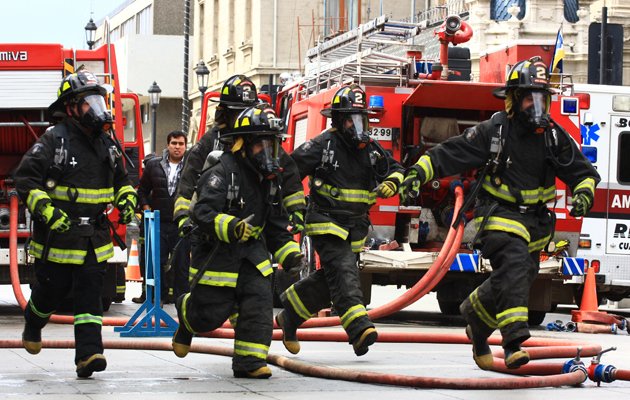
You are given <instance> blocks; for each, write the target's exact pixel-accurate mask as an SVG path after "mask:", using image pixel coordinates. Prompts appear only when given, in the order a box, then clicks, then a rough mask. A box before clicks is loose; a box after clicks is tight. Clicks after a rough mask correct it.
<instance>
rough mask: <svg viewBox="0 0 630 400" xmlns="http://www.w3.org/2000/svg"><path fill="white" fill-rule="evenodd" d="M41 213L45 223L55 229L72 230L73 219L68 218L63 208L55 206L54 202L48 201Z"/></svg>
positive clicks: (59, 230) (61, 230)
mask: <svg viewBox="0 0 630 400" xmlns="http://www.w3.org/2000/svg"><path fill="white" fill-rule="evenodd" d="M39 214H40V215H41V216H42V218H43V219H44V223H45V224H46V225H48V227H49V228H50V229H52V230H53V231H57V232H67V231H68V230H70V224H71V221H70V218H68V214H66V213H65V211H63V210H62V209H59V208H57V207H55V206H53V205H52V203H46V204H45V205H44V206H43V207H42V208H41V210H40V212H39Z"/></svg>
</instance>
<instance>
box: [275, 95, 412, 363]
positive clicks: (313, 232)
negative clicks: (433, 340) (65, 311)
mask: <svg viewBox="0 0 630 400" xmlns="http://www.w3.org/2000/svg"><path fill="white" fill-rule="evenodd" d="M365 103H366V97H365V92H364V91H363V90H362V89H361V87H359V86H358V85H356V84H353V85H350V86H344V87H342V88H340V89H339V90H338V91H337V92H336V93H335V95H334V96H333V99H332V104H331V107H330V108H326V109H324V110H322V114H323V115H324V116H326V117H330V118H332V128H330V129H328V130H326V131H324V132H323V133H322V134H320V135H319V136H317V137H315V138H314V139H312V140H310V141H308V142H306V143H304V144H303V145H301V146H300V147H299V148H297V149H296V150H295V151H294V152H293V153H292V154H291V156H292V158H293V159H294V160H295V162H296V164H297V166H298V169H299V171H300V177H301V178H304V177H306V176H308V177H309V185H310V200H309V206H308V209H307V213H306V224H305V232H306V234H307V235H309V237H310V238H311V240H312V243H313V246H314V248H315V250H316V251H317V253H318V254H319V259H320V262H321V269H319V270H317V271H316V272H315V273H313V274H311V275H309V276H308V277H306V278H304V279H302V280H301V281H299V282H297V283H295V284H294V285H292V286H290V287H289V288H288V289H287V290H286V291H285V292H284V293H282V295H281V296H280V299H281V301H282V303H283V306H284V309H283V310H282V311H281V312H280V313H279V314H278V316H277V317H276V321H277V323H278V325H279V326H280V327H281V328H282V331H283V343H284V345H285V347H286V348H287V350H289V352H291V353H293V354H296V353H298V352H299V351H300V343H299V341H298V340H297V336H296V330H297V328H298V327H299V326H300V325H301V324H302V323H303V322H304V321H306V320H308V319H309V318H310V317H311V316H312V315H313V314H315V313H317V312H318V311H319V310H321V309H322V308H324V307H329V306H330V303H331V300H332V303H333V305H334V307H335V310H336V311H337V312H338V314H339V315H340V317H341V323H342V326H343V328H344V329H345V330H346V332H347V333H348V338H349V341H350V343H351V344H352V346H353V348H354V352H355V353H356V355H357V356H361V355H363V354H365V353H367V351H368V347H369V346H370V345H372V344H373V343H374V342H375V341H376V339H377V336H378V335H377V332H376V330H375V329H374V324H372V322H371V321H370V319H369V318H368V315H367V311H366V309H365V306H364V305H363V294H362V292H361V287H360V282H359V270H358V267H357V253H359V252H360V251H361V249H362V248H363V245H364V242H365V239H366V237H367V234H368V228H369V226H370V220H369V217H368V211H369V209H370V207H371V206H372V205H373V204H374V203H375V202H376V197H377V196H378V197H385V198H386V197H391V196H394V195H395V194H396V193H397V192H398V188H399V186H400V184H401V182H402V179H403V168H402V167H401V166H400V164H399V163H398V162H396V161H395V160H394V159H393V158H392V156H391V155H390V154H389V153H388V152H386V151H385V150H384V149H383V148H382V147H381V146H380V145H379V144H378V143H377V142H375V141H373V140H371V139H370V137H369V134H368V132H367V130H368V125H367V119H368V110H367V108H366V104H365Z"/></svg>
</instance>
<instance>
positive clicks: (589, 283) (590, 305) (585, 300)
mask: <svg viewBox="0 0 630 400" xmlns="http://www.w3.org/2000/svg"><path fill="white" fill-rule="evenodd" d="M598 308H599V302H598V301H597V285H596V284H595V271H594V270H593V267H589V268H588V269H587V270H586V280H585V281H584V291H583V292H582V302H581V303H580V311H597V309H598Z"/></svg>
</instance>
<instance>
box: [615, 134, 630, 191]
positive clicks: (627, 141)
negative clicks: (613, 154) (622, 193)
mask: <svg viewBox="0 0 630 400" xmlns="http://www.w3.org/2000/svg"><path fill="white" fill-rule="evenodd" d="M628 152H630V132H621V134H620V135H619V148H618V149H617V164H618V165H617V180H618V181H619V183H622V184H624V185H630V157H628V154H630V153H628Z"/></svg>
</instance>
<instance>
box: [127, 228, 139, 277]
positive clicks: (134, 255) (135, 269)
mask: <svg viewBox="0 0 630 400" xmlns="http://www.w3.org/2000/svg"><path fill="white" fill-rule="evenodd" d="M125 279H126V280H127V281H133V282H142V276H141V275H140V258H139V257H138V242H136V239H133V240H132V241H131V249H129V260H128V261H127V270H126V272H125Z"/></svg>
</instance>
